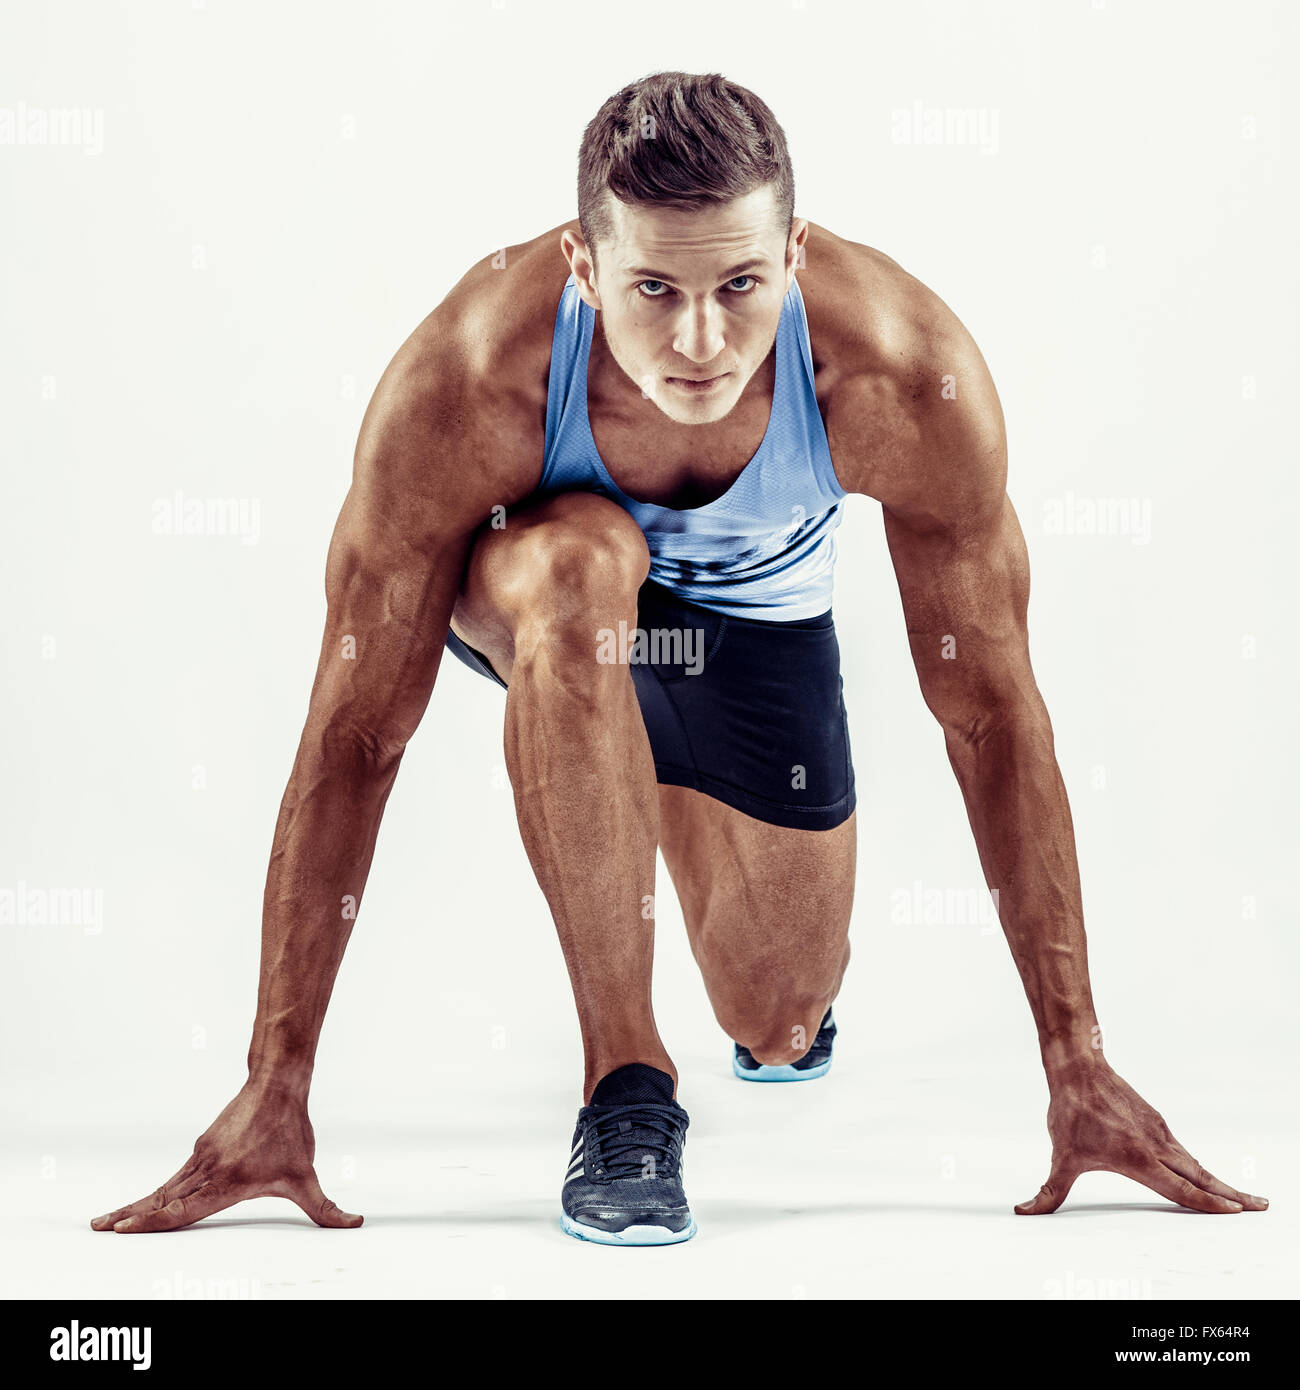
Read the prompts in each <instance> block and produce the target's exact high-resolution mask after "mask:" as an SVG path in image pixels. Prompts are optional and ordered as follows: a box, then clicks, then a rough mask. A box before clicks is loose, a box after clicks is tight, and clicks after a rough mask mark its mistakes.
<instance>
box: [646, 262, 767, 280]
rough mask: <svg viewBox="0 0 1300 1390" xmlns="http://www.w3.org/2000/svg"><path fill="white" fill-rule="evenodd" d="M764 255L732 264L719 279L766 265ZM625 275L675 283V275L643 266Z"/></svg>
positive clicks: (730, 277) (733, 276)
mask: <svg viewBox="0 0 1300 1390" xmlns="http://www.w3.org/2000/svg"><path fill="white" fill-rule="evenodd" d="M767 263H768V258H767V257H766V256H751V257H750V259H749V260H747V261H741V262H740V264H739V265H733V266H732V267H731V269H730V270H725V271H723V273H722V275H721V276H720V277H719V279H721V280H734V279H735V278H736V276H738V275H743V274H744V273H745V272H746V271H747V270H753V269H755V267H757V266H760V265H767ZM624 274H626V275H643V276H644V277H645V278H646V279H647V280H662V281H664V283H665V284H673V283H675V281H676V279H677V277H676V276H675V275H669V274H668V273H667V272H666V271H662V270H647V269H646V267H645V266H633V267H631V268H630V269H628V270H626V271H624Z"/></svg>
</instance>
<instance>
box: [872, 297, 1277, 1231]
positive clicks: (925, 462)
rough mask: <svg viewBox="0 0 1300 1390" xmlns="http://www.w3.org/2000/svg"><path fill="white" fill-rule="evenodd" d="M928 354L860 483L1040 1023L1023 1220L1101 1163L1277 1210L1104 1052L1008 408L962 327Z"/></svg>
mask: <svg viewBox="0 0 1300 1390" xmlns="http://www.w3.org/2000/svg"><path fill="white" fill-rule="evenodd" d="M944 312H945V313H946V311H944ZM921 356H922V357H923V358H924V360H925V362H927V363H933V364H941V365H935V366H933V367H932V368H931V367H928V366H926V365H923V364H922V363H921V362H920V361H918V364H917V365H916V367H915V369H914V371H913V372H912V373H911V375H910V378H909V379H906V380H905V381H904V382H903V384H902V387H901V389H898V388H897V387H894V388H886V389H884V390H883V391H882V389H881V387H880V383H879V380H878V379H877V380H874V381H870V382H864V383H862V385H861V386H860V387H859V388H858V390H859V402H860V407H865V408H869V411H870V417H871V420H872V421H873V425H874V428H873V429H871V430H863V431H862V432H860V433H858V435H857V437H858V438H866V439H871V438H878V439H883V440H884V442H885V444H886V448H885V457H884V460H883V466H882V467H881V468H880V469H879V470H877V471H876V473H875V474H874V476H873V477H872V478H871V479H870V482H869V483H868V485H867V486H864V487H863V488H862V489H861V490H862V491H869V492H870V493H871V495H873V496H876V497H878V498H879V499H880V501H881V502H882V504H883V506H884V519H885V534H886V538H887V541H888V544H889V551H890V555H891V558H892V560H893V564H894V570H895V574H896V576H897V578H898V585H899V592H900V595H901V597H902V602H903V612H904V616H905V618H906V622H907V633H908V641H909V643H910V646H911V650H912V657H913V660H914V661H915V664H916V671H917V675H918V677H919V680H920V685H921V692H922V695H923V696H924V698H925V702H926V704H927V705H928V706H929V708H930V710H931V712H932V713H933V714H934V716H935V718H936V719H937V720H938V722H939V724H940V725H941V727H942V728H943V731H944V739H945V742H946V745H947V750H948V757H949V761H950V762H951V764H952V767H953V771H954V772H955V773H956V776H957V781H958V783H959V784H960V786H961V791H962V796H963V798H964V799H965V803H966V810H967V814H968V816H969V818H970V824H971V829H972V831H973V832H974V836H975V843H976V846H977V848H978V851H979V856H980V863H981V865H982V866H983V870H984V875H985V879H986V881H987V883H988V886H989V888H990V890H996V892H997V898H996V901H997V903H998V910H999V916H1000V919H1001V923H1002V928H1003V931H1004V933H1005V935H1006V938H1007V942H1008V944H1009V946H1010V948H1011V954H1012V956H1013V957H1014V959H1015V963H1016V968H1017V970H1018V971H1019V973H1020V978H1021V981H1022V982H1023V984H1024V989H1025V994H1026V996H1027V997H1028V1000H1029V1006H1030V1009H1031V1010H1032V1011H1033V1016H1034V1022H1035V1024H1036V1025H1037V1028H1038V1039H1039V1046H1040V1049H1041V1052H1042V1059H1043V1066H1044V1069H1045V1071H1046V1073H1047V1081H1048V1086H1049V1090H1050V1093H1051V1101H1050V1106H1049V1110H1048V1129H1049V1132H1050V1134H1051V1138H1052V1146H1053V1147H1052V1166H1051V1172H1050V1175H1049V1177H1048V1179H1047V1182H1046V1183H1045V1184H1044V1186H1043V1188H1042V1190H1041V1191H1040V1192H1039V1193H1038V1195H1037V1196H1036V1197H1034V1198H1033V1199H1032V1200H1031V1201H1029V1202H1025V1203H1022V1204H1021V1205H1019V1206H1017V1207H1016V1211H1017V1212H1018V1213H1020V1214H1022V1215H1037V1214H1040V1213H1046V1212H1051V1211H1055V1210H1056V1208H1057V1207H1059V1206H1060V1204H1061V1203H1062V1202H1063V1201H1064V1200H1065V1197H1066V1195H1067V1193H1068V1192H1069V1190H1070V1187H1071V1185H1072V1184H1073V1183H1074V1181H1075V1179H1076V1178H1077V1177H1078V1176H1079V1174H1080V1173H1083V1172H1087V1171H1089V1170H1094V1169H1105V1170H1110V1171H1113V1172H1117V1173H1123V1174H1124V1175H1125V1176H1127V1177H1130V1178H1133V1179H1135V1180H1136V1181H1138V1182H1141V1183H1144V1184H1145V1185H1146V1186H1147V1187H1150V1188H1152V1189H1154V1190H1155V1191H1156V1192H1158V1193H1160V1194H1161V1195H1162V1196H1164V1197H1167V1198H1169V1199H1170V1200H1171V1201H1174V1202H1178V1203H1180V1204H1181V1205H1183V1206H1186V1207H1192V1208H1195V1209H1196V1210H1198V1211H1205V1212H1235V1211H1240V1210H1242V1209H1243V1208H1245V1209H1247V1210H1262V1209H1263V1208H1264V1207H1266V1206H1267V1202H1266V1201H1265V1200H1264V1199H1263V1198H1257V1197H1251V1196H1249V1195H1248V1194H1245V1193H1241V1192H1237V1191H1236V1190H1235V1189H1233V1188H1231V1187H1229V1186H1228V1185H1227V1184H1226V1183H1223V1182H1220V1181H1219V1180H1218V1179H1217V1178H1215V1177H1213V1176H1212V1175H1211V1174H1209V1173H1207V1172H1206V1171H1205V1169H1204V1168H1202V1167H1201V1165H1200V1164H1199V1163H1197V1162H1196V1160H1195V1159H1193V1158H1192V1157H1191V1155H1190V1154H1189V1153H1188V1152H1187V1151H1186V1149H1184V1148H1183V1147H1182V1145H1181V1144H1179V1143H1178V1142H1177V1141H1176V1140H1175V1139H1174V1137H1173V1135H1172V1134H1171V1133H1170V1131H1169V1128H1168V1126H1167V1125H1166V1124H1165V1122H1164V1120H1163V1119H1162V1118H1161V1117H1160V1115H1158V1114H1157V1113H1156V1111H1155V1110H1153V1109H1152V1108H1151V1106H1149V1105H1148V1104H1147V1103H1146V1102H1145V1101H1144V1100H1142V1098H1141V1097H1140V1096H1139V1095H1138V1094H1137V1093H1136V1092H1135V1091H1134V1090H1133V1089H1132V1088H1131V1087H1130V1086H1129V1085H1128V1084H1127V1083H1126V1082H1125V1081H1123V1080H1122V1078H1120V1077H1119V1076H1118V1075H1117V1074H1116V1073H1115V1072H1114V1071H1113V1070H1112V1069H1111V1068H1110V1066H1109V1064H1108V1063H1107V1061H1106V1060H1105V1057H1104V1055H1103V1053H1102V1050H1101V1035H1100V1032H1099V1030H1098V1027H1097V1016H1096V1012H1095V1010H1094V1007H1093V1000H1092V990H1091V986H1090V984H1089V979H1088V954H1087V945H1086V941H1085V936H1084V926H1083V907H1082V900H1081V894H1080V888H1079V869H1078V861H1077V858H1076V854H1075V845H1074V826H1073V822H1072V820H1071V817H1070V807H1069V802H1068V799H1067V797H1066V792H1065V785H1064V783H1063V781H1062V779H1061V773H1060V769H1059V768H1058V767H1057V763H1056V757H1055V752H1054V748H1053V737H1052V725H1051V721H1050V720H1049V718H1048V713H1047V709H1046V706H1045V705H1044V703H1043V699H1042V696H1041V695H1040V694H1039V691H1038V687H1037V684H1036V683H1035V681H1034V675H1033V671H1032V669H1031V667H1030V661H1029V640H1028V629H1027V611H1028V602H1029V562H1028V555H1027V552H1026V548H1025V542H1024V537H1023V535H1022V533H1021V530H1020V525H1019V523H1018V521H1017V519H1016V514H1015V511H1014V510H1013V508H1012V506H1011V502H1010V500H1009V499H1008V497H1007V495H1006V466H1007V460H1006V440H1005V431H1004V427H1003V420H1002V411H1001V407H1000V405H999V403H998V400H997V395H996V392H995V390H994V388H993V383H992V381H991V379H990V377H989V374H988V370H987V367H986V366H985V364H984V361H983V358H982V357H981V356H980V354H979V352H978V350H977V349H976V348H975V345H974V344H973V343H972V342H970V340H969V338H968V337H967V336H966V335H965V332H964V330H962V329H961V328H960V325H957V324H956V323H955V321H953V323H952V324H951V325H950V326H948V327H946V328H945V329H943V330H942V333H941V336H940V337H939V339H938V340H936V341H932V342H931V343H930V344H928V345H927V349H926V351H925V352H924V353H923V354H921ZM945 386H946V388H947V389H946V390H945ZM895 400H896V402H897V405H896V408H895V406H894V402H895ZM861 418H863V420H865V416H863V417H861ZM891 419H892V420H894V421H898V422H899V423H897V424H891Z"/></svg>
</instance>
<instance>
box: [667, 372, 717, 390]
mask: <svg viewBox="0 0 1300 1390" xmlns="http://www.w3.org/2000/svg"><path fill="white" fill-rule="evenodd" d="M730 375H731V373H730V372H723V373H722V374H721V375H720V376H707V377H691V376H670V377H668V378H667V381H668V384H669V385H670V386H677V387H680V388H681V390H683V391H689V392H690V393H691V394H693V395H700V394H702V393H703V392H706V391H711V390H713V388H714V387H715V386H718V385H719V384H721V383H722V382H724V381H725V380H726V379H727V377H729V376H730Z"/></svg>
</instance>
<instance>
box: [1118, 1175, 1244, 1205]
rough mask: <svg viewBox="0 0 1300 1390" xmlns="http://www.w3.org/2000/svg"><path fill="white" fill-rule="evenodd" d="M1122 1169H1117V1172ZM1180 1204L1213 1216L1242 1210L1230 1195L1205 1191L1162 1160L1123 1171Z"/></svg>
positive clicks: (1136, 1180) (1129, 1176)
mask: <svg viewBox="0 0 1300 1390" xmlns="http://www.w3.org/2000/svg"><path fill="white" fill-rule="evenodd" d="M1119 1171H1121V1170H1120V1169H1116V1172H1119ZM1124 1176H1125V1177H1128V1178H1132V1179H1133V1180H1134V1181H1135V1182H1140V1183H1142V1185H1143V1186H1144V1187H1149V1188H1150V1189H1151V1190H1152V1191H1153V1192H1158V1193H1159V1194H1160V1195H1161V1196H1162V1197H1168V1198H1169V1200H1170V1201H1171V1202H1177V1203H1178V1205H1179V1206H1180V1207H1190V1208H1191V1209H1192V1210H1193V1211H1203V1212H1207V1213H1208V1214H1210V1215H1212V1216H1229V1215H1232V1214H1233V1213H1235V1212H1239V1211H1240V1210H1241V1203H1240V1202H1236V1201H1233V1200H1232V1198H1230V1197H1220V1196H1218V1195H1217V1194H1215V1193H1213V1192H1203V1191H1202V1190H1201V1189H1200V1188H1199V1187H1197V1186H1196V1185H1195V1184H1194V1183H1190V1182H1188V1181H1187V1179H1186V1178H1185V1177H1183V1176H1182V1174H1181V1173H1175V1172H1174V1170H1173V1169H1172V1168H1166V1167H1165V1165H1164V1164H1163V1163H1155V1162H1153V1163H1152V1164H1151V1166H1150V1167H1149V1168H1141V1169H1134V1170H1133V1171H1132V1172H1128V1173H1125V1174H1124Z"/></svg>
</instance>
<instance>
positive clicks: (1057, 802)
mask: <svg viewBox="0 0 1300 1390" xmlns="http://www.w3.org/2000/svg"><path fill="white" fill-rule="evenodd" d="M946 738H947V744H948V756H949V759H950V760H951V762H952V766H953V770H954V771H955V772H956V774H957V780H958V782H959V784H960V785H961V790H962V795H963V797H964V798H965V801H966V811H967V814H968V816H969V817H970V823H971V829H972V831H973V832H974V834H975V843H976V846H977V848H978V850H979V856H980V863H981V864H982V865H983V868H984V876H985V879H986V880H987V882H988V886H989V888H990V889H991V890H996V893H997V897H996V901H997V904H998V914H999V917H1000V918H1001V922H1002V929H1003V931H1004V932H1005V934H1006V938H1007V943H1008V944H1009V945H1010V947H1011V954H1012V956H1013V957H1014V959H1015V962H1016V968H1017V969H1018V970H1019V972H1020V978H1021V980H1022V982H1023V983H1024V987H1025V994H1026V995H1027V997H1028V999H1029V1007H1030V1008H1031V1009H1032V1011H1033V1015H1034V1022H1035V1023H1036V1024H1037V1026H1038V1039H1039V1045H1040V1047H1041V1049H1042V1053H1043V1064H1044V1066H1045V1067H1046V1068H1047V1070H1048V1072H1049V1074H1050V1073H1051V1072H1052V1071H1053V1070H1055V1069H1057V1068H1058V1067H1060V1066H1063V1065H1065V1064H1067V1063H1068V1062H1070V1061H1072V1060H1075V1059H1079V1058H1088V1057H1096V1056H1097V1055H1098V1053H1097V1015H1096V1012H1095V1010H1094V1008H1093V1002H1092V989H1091V985H1090V983H1089V980H1088V950H1087V942H1086V940H1085V936H1084V929H1083V904H1082V898H1081V894H1080V889H1079V865H1078V859H1077V857H1076V854H1075V845H1074V823H1073V821H1072V819H1071V817H1070V804H1069V800H1068V798H1067V796H1066V792H1065V784H1064V782H1063V781H1062V779H1061V772H1060V769H1059V768H1058V766H1057V763H1056V755H1055V752H1054V750H1053V745H1052V729H1051V723H1050V721H1049V719H1048V716H1047V710H1046V709H1045V708H1044V706H1043V704H1042V701H1041V699H1038V698H1036V697H1035V698H1033V699H1031V700H1025V701H1022V702H1021V703H1020V704H1019V705H1018V706H1016V707H1014V708H1011V709H1008V710H1006V711H1005V713H994V712H992V711H990V712H988V713H987V714H986V715H984V716H982V717H981V719H980V720H979V721H977V722H976V724H975V725H974V726H970V725H966V726H962V727H948V728H947V729H946Z"/></svg>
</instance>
